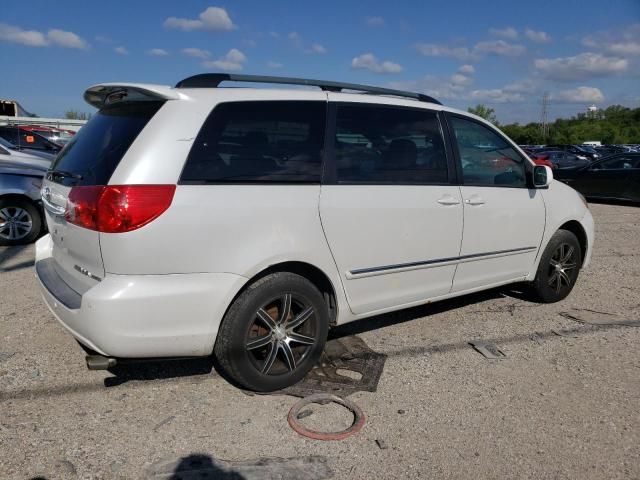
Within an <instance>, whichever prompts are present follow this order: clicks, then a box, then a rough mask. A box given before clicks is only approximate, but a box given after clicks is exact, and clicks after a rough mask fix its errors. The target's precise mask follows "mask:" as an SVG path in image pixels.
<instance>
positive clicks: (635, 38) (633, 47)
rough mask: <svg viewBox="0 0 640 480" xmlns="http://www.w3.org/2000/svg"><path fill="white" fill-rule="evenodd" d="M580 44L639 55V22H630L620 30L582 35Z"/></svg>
mask: <svg viewBox="0 0 640 480" xmlns="http://www.w3.org/2000/svg"><path fill="white" fill-rule="evenodd" d="M582 44H583V45H584V46H586V47H589V48H595V49H598V50H604V51H606V52H609V53H612V54H615V55H621V56H631V55H640V23H635V24H632V25H630V26H628V27H626V28H623V29H622V30H621V31H620V30H616V31H615V33H611V32H598V33H596V34H595V35H590V36H587V37H584V38H583V39H582Z"/></svg>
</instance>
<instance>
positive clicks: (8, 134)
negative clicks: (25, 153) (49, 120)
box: [0, 125, 62, 154]
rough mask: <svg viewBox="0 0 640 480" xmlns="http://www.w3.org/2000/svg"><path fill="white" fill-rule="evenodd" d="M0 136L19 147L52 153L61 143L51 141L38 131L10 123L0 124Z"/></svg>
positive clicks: (58, 149) (54, 152)
mask: <svg viewBox="0 0 640 480" xmlns="http://www.w3.org/2000/svg"><path fill="white" fill-rule="evenodd" d="M0 137H2V138H4V139H5V140H7V141H8V142H9V143H12V144H13V145H16V146H18V147H19V148H22V147H28V148H30V149H33V150H39V151H42V152H47V153H52V154H56V153H58V152H59V151H60V150H62V145H59V144H57V143H55V142H52V141H51V140H49V139H47V138H45V137H43V136H42V135H40V134H39V133H38V132H35V131H29V130H24V129H22V128H20V127H15V126H10V125H3V126H0Z"/></svg>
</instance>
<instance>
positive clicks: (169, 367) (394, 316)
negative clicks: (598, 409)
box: [104, 285, 527, 387]
mask: <svg viewBox="0 0 640 480" xmlns="http://www.w3.org/2000/svg"><path fill="white" fill-rule="evenodd" d="M506 297H510V298H515V299H519V300H527V297H526V292H525V291H524V289H522V288H520V286H519V285H509V286H508V287H500V288H494V289H491V290H485V291H482V292H478V293H473V294H469V295H465V296H462V297H456V298H452V299H449V300H443V301H440V302H436V303H432V304H426V305H421V306H418V307H411V308H407V309H403V310H398V311H395V312H390V313H385V314H382V315H377V316H373V317H368V318H363V319H362V320H357V321H354V322H350V323H347V324H344V325H339V326H337V327H333V328H332V329H331V330H330V331H329V337H328V338H329V340H334V339H339V338H343V337H348V336H352V335H358V334H361V333H364V332H368V331H371V330H377V329H380V328H384V327H387V326H391V325H398V324H402V323H406V322H410V321H413V320H417V319H419V318H423V317H428V316H430V315H435V314H438V313H443V312H447V311H450V310H456V309H459V308H462V307H466V306H468V305H472V304H479V303H482V302H486V301H489V300H495V299H499V298H506ZM108 371H109V372H110V373H111V374H112V375H113V377H107V378H105V379H104V386H105V387H116V386H118V385H122V384H124V383H127V382H130V381H149V380H163V379H172V378H188V377H199V376H205V377H208V376H210V375H211V374H212V373H214V372H215V373H217V374H218V375H220V376H221V377H223V378H224V379H225V380H227V381H229V382H231V383H232V384H235V383H234V382H233V380H232V379H231V378H229V377H228V376H227V375H225V373H224V371H223V370H222V369H221V368H220V367H219V366H218V364H217V362H216V361H215V359H214V358H213V356H209V357H198V358H183V359H149V360H139V359H136V360H121V361H120V363H118V365H116V366H115V367H113V368H110V369H109V370H108Z"/></svg>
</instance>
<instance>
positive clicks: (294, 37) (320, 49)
mask: <svg viewBox="0 0 640 480" xmlns="http://www.w3.org/2000/svg"><path fill="white" fill-rule="evenodd" d="M287 37H288V38H289V41H290V42H291V43H292V44H293V46H294V47H296V48H299V49H300V50H304V52H305V53H319V54H324V53H327V49H326V48H325V47H324V46H322V45H320V44H319V43H313V44H312V45H311V47H309V48H305V46H304V42H303V40H302V35H300V34H299V33H298V32H289V34H288V35H287Z"/></svg>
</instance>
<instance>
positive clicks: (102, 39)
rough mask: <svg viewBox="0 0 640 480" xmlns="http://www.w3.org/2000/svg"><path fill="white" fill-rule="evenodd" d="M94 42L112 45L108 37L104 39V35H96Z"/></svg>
mask: <svg viewBox="0 0 640 480" xmlns="http://www.w3.org/2000/svg"><path fill="white" fill-rule="evenodd" d="M95 39H96V42H100V43H113V40H112V39H111V38H110V37H105V36H104V35H96V37H95Z"/></svg>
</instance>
